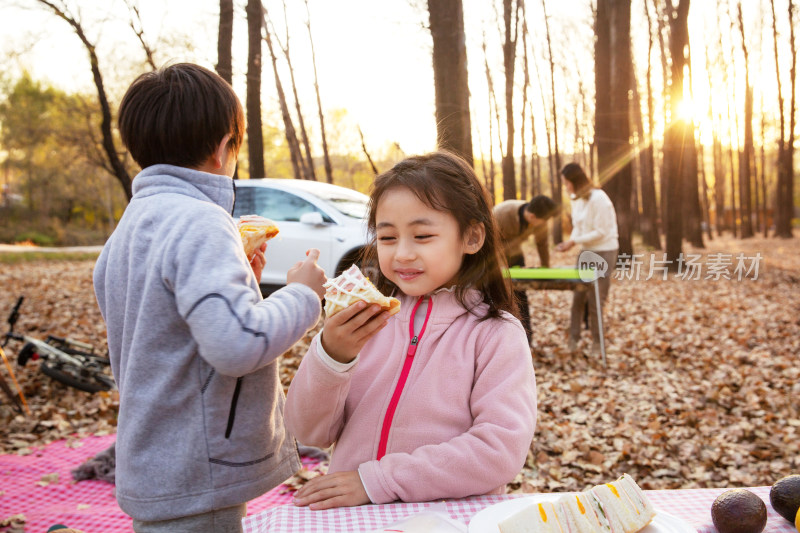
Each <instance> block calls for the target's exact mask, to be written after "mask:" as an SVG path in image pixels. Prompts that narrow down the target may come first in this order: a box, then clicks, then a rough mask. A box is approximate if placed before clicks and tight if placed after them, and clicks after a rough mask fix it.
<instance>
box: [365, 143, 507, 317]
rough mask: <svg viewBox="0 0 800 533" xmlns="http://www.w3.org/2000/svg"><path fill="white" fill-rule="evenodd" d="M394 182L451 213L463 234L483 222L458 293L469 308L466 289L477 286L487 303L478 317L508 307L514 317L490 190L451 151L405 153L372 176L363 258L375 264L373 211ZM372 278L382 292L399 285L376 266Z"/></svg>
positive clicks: (494, 314) (458, 279) (466, 257)
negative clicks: (368, 241) (481, 239)
mask: <svg viewBox="0 0 800 533" xmlns="http://www.w3.org/2000/svg"><path fill="white" fill-rule="evenodd" d="M397 187H405V188H407V189H409V190H410V191H411V192H413V193H414V194H415V195H416V196H417V197H418V198H419V199H420V201H422V202H423V203H424V204H425V205H428V206H430V207H431V208H432V209H436V210H437V211H444V212H447V213H450V214H451V215H453V217H455V219H456V221H457V222H458V227H459V232H460V235H461V236H462V237H463V236H464V234H465V232H466V230H467V229H468V228H469V227H470V226H471V225H472V224H475V223H481V224H483V227H484V228H485V230H486V239H485V240H484V243H483V246H482V247H481V249H480V250H478V251H477V252H476V253H474V254H465V255H464V261H463V264H462V265H461V270H460V271H459V272H458V275H457V277H456V290H455V295H456V298H457V299H458V301H459V303H461V305H463V306H464V307H465V308H467V309H469V305H468V304H467V301H466V294H467V291H468V289H470V288H474V289H478V290H479V291H480V292H481V295H482V296H483V301H484V302H485V303H486V304H487V305H488V306H489V311H488V312H487V314H486V316H484V317H482V318H484V319H485V318H494V317H499V316H500V311H507V312H509V313H511V314H512V315H514V316H517V317H518V312H517V305H516V302H515V300H514V297H513V295H512V291H511V284H510V281H509V280H508V279H506V278H504V277H503V272H502V270H503V268H505V267H506V264H505V257H504V256H503V254H502V253H501V250H502V248H501V246H500V236H499V232H498V230H497V225H496V224H495V220H494V216H493V215H492V209H491V203H490V201H489V195H488V193H487V192H486V190H485V189H484V188H483V186H482V185H481V183H480V182H479V181H478V178H477V176H475V172H474V171H473V170H472V167H470V166H469V164H468V163H467V162H466V161H464V160H463V159H461V158H460V157H458V156H456V155H454V154H451V153H449V152H444V151H439V152H432V153H429V154H425V155H418V156H413V157H409V158H407V159H405V160H403V161H401V162H400V163H398V164H396V165H395V166H394V167H393V168H392V169H391V170H388V171H387V172H384V173H383V174H381V175H380V176H378V177H377V178H375V182H374V183H373V186H372V191H371V194H370V200H369V219H368V224H369V229H370V232H371V234H372V239H373V241H372V243H371V246H369V248H368V249H367V251H366V254H367V260H368V261H370V262H374V263H372V264H377V248H376V246H375V225H376V220H375V216H376V213H375V212H376V210H377V207H378V202H379V201H380V199H381V198H382V197H383V195H384V194H386V192H387V191H389V190H390V189H394V188H397ZM375 278H376V279H374V280H373V281H374V283H375V286H376V287H377V288H378V290H380V291H381V292H383V293H384V294H390V293H391V292H393V291H394V290H395V289H396V288H397V287H396V286H395V285H394V283H392V282H391V281H389V280H388V279H387V278H386V277H385V276H384V275H383V273H382V272H380V269H378V273H377V275H376V276H375Z"/></svg>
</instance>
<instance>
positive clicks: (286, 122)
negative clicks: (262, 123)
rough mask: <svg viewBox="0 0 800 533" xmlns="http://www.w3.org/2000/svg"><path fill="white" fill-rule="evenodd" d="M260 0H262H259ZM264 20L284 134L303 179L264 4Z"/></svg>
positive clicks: (293, 163) (295, 172) (295, 169)
mask: <svg viewBox="0 0 800 533" xmlns="http://www.w3.org/2000/svg"><path fill="white" fill-rule="evenodd" d="M259 2H260V0H259ZM262 20H263V21H264V29H265V30H266V31H265V32H264V40H265V41H266V42H267V48H268V49H269V56H270V58H271V59H272V74H273V75H274V77H275V90H276V91H277V92H278V102H279V103H280V106H281V116H282V117H283V128H284V135H285V136H286V144H287V145H288V146H289V155H290V157H291V160H292V170H293V172H294V177H295V179H303V178H304V176H305V175H304V173H303V155H302V154H301V152H300V143H299V142H298V141H297V133H296V132H295V129H294V122H293V121H292V115H291V113H289V106H288V104H287V103H286V94H285V93H284V92H283V84H282V83H281V77H280V75H279V74H278V57H277V56H276V55H275V48H274V47H273V46H272V32H270V31H269V26H268V25H267V23H266V21H267V10H266V9H265V8H263V6H262Z"/></svg>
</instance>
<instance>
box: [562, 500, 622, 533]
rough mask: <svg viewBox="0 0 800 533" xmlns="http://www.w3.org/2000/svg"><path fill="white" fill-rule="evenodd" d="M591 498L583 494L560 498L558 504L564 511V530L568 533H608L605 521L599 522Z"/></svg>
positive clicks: (609, 529) (608, 528) (608, 529)
mask: <svg viewBox="0 0 800 533" xmlns="http://www.w3.org/2000/svg"><path fill="white" fill-rule="evenodd" d="M590 498H591V496H590V495H589V494H587V493H585V492H579V493H577V494H567V495H565V496H562V497H561V498H560V499H559V501H558V504H559V506H560V507H561V508H562V509H563V510H564V516H565V517H566V526H567V527H566V528H565V529H567V531H569V532H570V533H597V532H604V533H609V532H610V531H611V528H610V527H609V525H608V522H607V521H601V520H600V518H598V516H597V513H596V512H595V510H594V507H593V504H592V502H591V499H590Z"/></svg>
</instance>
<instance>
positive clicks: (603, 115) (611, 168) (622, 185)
mask: <svg viewBox="0 0 800 533" xmlns="http://www.w3.org/2000/svg"><path fill="white" fill-rule="evenodd" d="M630 29H631V4H630V2H624V1H616V0H597V20H596V26H595V30H596V31H595V33H596V37H597V38H596V40H595V85H596V96H595V97H596V99H597V104H596V112H595V124H596V126H595V134H596V139H597V140H596V142H597V167H598V173H599V175H600V183H601V185H602V186H603V189H605V190H606V192H607V193H608V196H609V197H610V198H611V201H612V202H613V203H614V208H615V210H616V212H617V226H618V232H619V253H620V255H627V256H630V255H632V254H633V244H632V240H631V227H632V213H631V187H632V178H633V169H632V165H631V146H630V141H629V139H630V136H631V131H630V123H631V120H630V103H629V100H628V94H629V92H630V90H631V88H632V87H633V68H632V65H633V62H632V57H631V40H630Z"/></svg>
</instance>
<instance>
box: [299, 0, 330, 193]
mask: <svg viewBox="0 0 800 533" xmlns="http://www.w3.org/2000/svg"><path fill="white" fill-rule="evenodd" d="M305 4H306V29H308V42H309V43H310V44H311V64H312V66H313V67H314V91H315V92H316V94H317V112H318V114H319V129H320V135H321V137H322V155H323V158H324V160H325V178H326V179H327V181H328V183H333V166H332V165H331V157H330V155H329V154H328V137H327V135H326V133H325V115H323V113H322V99H321V98H320V96H319V77H318V76H317V54H316V52H314V38H313V37H312V36H311V12H310V11H309V10H308V0H305Z"/></svg>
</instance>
